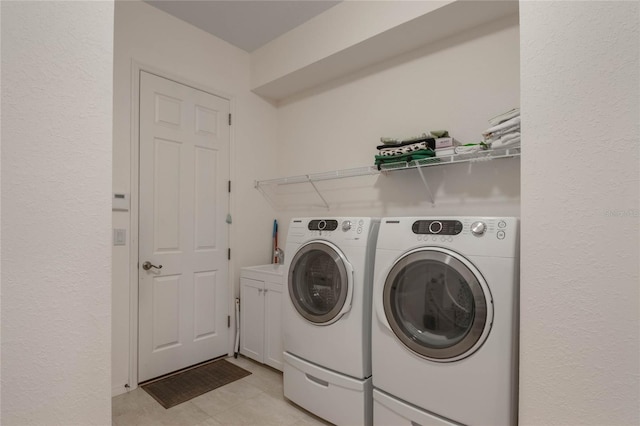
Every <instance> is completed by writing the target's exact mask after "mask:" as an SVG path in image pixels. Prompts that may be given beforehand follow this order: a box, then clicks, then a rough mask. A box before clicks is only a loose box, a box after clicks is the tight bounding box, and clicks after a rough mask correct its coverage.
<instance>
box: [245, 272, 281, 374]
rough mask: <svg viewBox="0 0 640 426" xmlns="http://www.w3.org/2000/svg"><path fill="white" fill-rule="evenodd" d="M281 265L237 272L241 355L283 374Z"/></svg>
mask: <svg viewBox="0 0 640 426" xmlns="http://www.w3.org/2000/svg"><path fill="white" fill-rule="evenodd" d="M282 270H283V268H282V266H280V265H261V266H251V267H246V268H241V270H240V353H242V354H243V355H245V356H246V357H249V358H251V359H254V360H256V361H258V362H261V363H263V364H267V365H269V366H271V367H273V368H276V369H278V370H280V371H282V350H283V349H282V320H281V318H282V293H283V287H284V285H283V277H282Z"/></svg>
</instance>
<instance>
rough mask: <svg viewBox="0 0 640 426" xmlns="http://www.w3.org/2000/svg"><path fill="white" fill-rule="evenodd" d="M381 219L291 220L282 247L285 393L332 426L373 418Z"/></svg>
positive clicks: (361, 423) (361, 422)
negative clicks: (374, 288)
mask: <svg viewBox="0 0 640 426" xmlns="http://www.w3.org/2000/svg"><path fill="white" fill-rule="evenodd" d="M379 225H380V220H379V219H373V218H368V217H355V218H354V217H337V218H326V219H317V218H304V219H293V220H292V221H291V223H290V225H289V231H288V233H287V245H286V247H285V268H286V269H285V276H286V277H287V287H288V297H285V299H286V300H285V301H284V303H283V317H282V318H283V334H284V351H285V352H284V395H285V396H286V397H287V398H288V399H290V400H291V401H293V402H295V403H296V404H298V405H300V406H301V407H303V408H305V409H307V410H309V411H311V412H312V413H314V414H316V415H318V416H320V417H322V418H324V419H326V420H328V421H330V422H332V423H335V424H358V425H367V424H371V417H372V410H373V409H372V384H371V352H370V351H371V294H372V284H373V257H374V255H375V241H376V237H377V234H378V228H379Z"/></svg>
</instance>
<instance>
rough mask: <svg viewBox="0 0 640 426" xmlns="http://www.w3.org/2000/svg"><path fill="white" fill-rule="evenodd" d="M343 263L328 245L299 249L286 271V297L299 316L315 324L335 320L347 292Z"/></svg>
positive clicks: (342, 256) (333, 248)
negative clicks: (287, 276)
mask: <svg viewBox="0 0 640 426" xmlns="http://www.w3.org/2000/svg"><path fill="white" fill-rule="evenodd" d="M346 262H347V261H346V259H345V257H344V255H342V254H341V253H340V252H339V251H338V250H337V248H335V247H332V246H330V245H329V244H327V243H323V242H311V243H308V244H306V245H304V246H302V247H301V248H300V250H298V252H297V253H296V255H295V256H294V257H293V259H292V260H291V267H290V268H289V297H290V298H291V302H292V303H293V306H294V307H295V308H296V310H297V311H298V313H300V315H302V316H303V317H304V318H306V319H307V320H309V321H311V322H313V323H316V324H326V323H330V322H332V321H333V320H335V319H337V318H336V317H337V316H338V315H339V314H340V313H341V312H343V309H342V308H343V307H344V306H345V303H346V302H347V294H348V293H349V292H348V290H349V285H350V283H349V276H348V274H347V268H346V266H345V265H346Z"/></svg>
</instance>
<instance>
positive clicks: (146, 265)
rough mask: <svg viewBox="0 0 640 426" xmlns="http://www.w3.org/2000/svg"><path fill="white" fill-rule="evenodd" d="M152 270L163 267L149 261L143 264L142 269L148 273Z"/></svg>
mask: <svg viewBox="0 0 640 426" xmlns="http://www.w3.org/2000/svg"><path fill="white" fill-rule="evenodd" d="M151 268H156V269H162V265H159V266H156V265H154V264H153V263H151V262H149V261H148V260H147V261H146V262H144V263H143V264H142V269H144V270H145V271H148V270H149V269H151Z"/></svg>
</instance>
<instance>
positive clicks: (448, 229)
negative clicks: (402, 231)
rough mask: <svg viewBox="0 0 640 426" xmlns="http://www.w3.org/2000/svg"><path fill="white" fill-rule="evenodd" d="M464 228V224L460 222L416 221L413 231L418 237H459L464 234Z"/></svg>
mask: <svg viewBox="0 0 640 426" xmlns="http://www.w3.org/2000/svg"><path fill="white" fill-rule="evenodd" d="M462 228H463V225H462V222H460V221H458V220H416V221H415V222H413V226H412V227H411V230H412V231H413V233H414V234H418V235H420V234H438V235H458V234H459V233H461V232H462Z"/></svg>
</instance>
